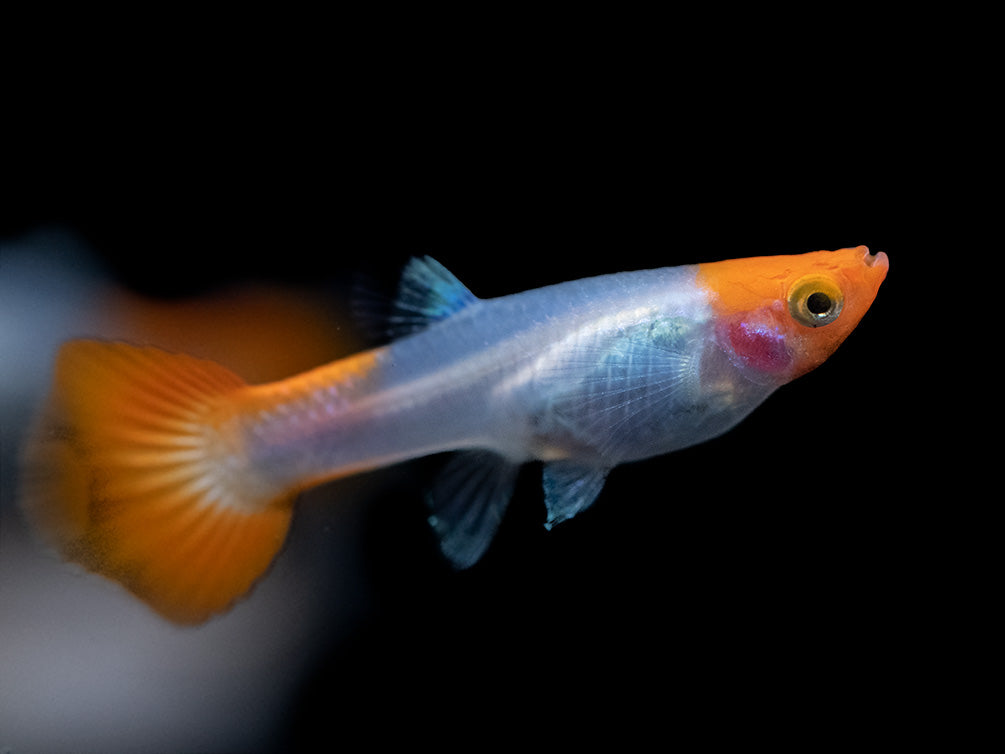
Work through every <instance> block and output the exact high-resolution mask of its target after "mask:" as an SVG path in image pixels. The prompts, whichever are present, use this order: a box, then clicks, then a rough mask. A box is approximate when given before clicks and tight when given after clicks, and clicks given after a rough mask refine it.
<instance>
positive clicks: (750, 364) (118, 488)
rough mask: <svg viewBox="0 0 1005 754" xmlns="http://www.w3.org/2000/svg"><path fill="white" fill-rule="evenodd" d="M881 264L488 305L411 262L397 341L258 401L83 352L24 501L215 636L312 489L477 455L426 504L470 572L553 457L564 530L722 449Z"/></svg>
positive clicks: (32, 452)
mask: <svg viewBox="0 0 1005 754" xmlns="http://www.w3.org/2000/svg"><path fill="white" fill-rule="evenodd" d="M888 268H889V262H888V260H887V257H886V255H885V254H883V253H878V254H872V253H871V252H870V251H869V250H868V249H867V248H866V247H864V246H859V247H858V248H853V249H841V250H839V251H832V252H828V251H818V252H812V253H808V254H801V255H794V256H773V257H760V258H752V259H734V260H729V261H724V262H715V263H707V264H697V265H687V266H682V267H670V268H664V269H656V270H645V271H639V272H623V273H618V274H612V275H604V276H600V277H594V278H588V279H585V280H578V281H573V282H568V283H562V284H559V285H553V286H548V287H545V288H540V289H536V290H531V291H527V292H524V293H518V294H515V295H511V296H503V297H501V298H495V299H485V300H483V299H478V298H476V297H475V296H474V295H473V294H472V293H471V292H470V291H469V290H468V289H467V288H466V287H465V286H464V285H462V284H461V283H460V282H459V281H458V280H457V279H456V278H455V277H454V276H453V275H451V274H450V273H449V272H448V271H447V270H446V269H444V268H443V267H442V266H441V265H439V264H438V263H437V262H435V261H433V260H432V259H430V258H428V257H426V258H422V259H414V260H412V262H410V263H409V265H408V266H407V267H406V269H405V271H404V274H403V276H402V280H401V283H400V286H399V291H398V294H399V295H398V299H397V302H396V304H395V306H394V308H393V312H392V316H391V327H392V329H393V331H394V333H395V334H396V335H398V336H399V337H398V338H397V339H396V340H394V341H392V342H391V344H390V345H387V346H383V347H380V348H376V349H373V350H370V351H365V352H363V353H359V354H357V355H354V356H349V357H347V358H344V359H341V360H338V361H335V362H334V363H332V364H329V365H327V366H322V367H319V368H317V369H314V370H312V371H309V372H307V373H305V374H301V375H298V376H295V377H290V378H289V379H285V380H281V381H279V382H274V383H270V384H264V385H248V384H246V383H245V382H244V381H243V380H241V379H240V378H239V377H237V376H236V375H234V374H233V373H231V372H230V371H229V370H227V369H225V368H224V367H222V366H219V365H217V364H215V363H213V362H210V361H204V360H201V359H196V358H192V357H189V356H184V355H177V354H171V353H166V352H164V351H161V350H158V349H155V348H149V347H135V346H130V345H126V344H123V343H114V342H99V341H91V340H79V341H71V342H69V343H67V344H65V345H64V346H63V348H62V350H61V351H60V353H59V356H58V359H57V363H56V367H55V380H54V386H53V389H52V393H51V395H50V397H49V399H48V403H47V404H46V406H45V409H44V411H43V412H42V414H41V415H40V417H39V419H38V420H37V422H36V424H35V426H34V428H33V430H32V433H31V435H30V437H29V440H28V443H27V446H26V448H25V453H24V469H23V471H24V475H23V487H22V499H23V505H24V508H25V510H26V511H27V513H28V515H29V517H30V518H31V519H32V520H33V521H34V523H35V524H36V526H37V528H38V529H39V531H41V532H42V533H43V535H45V537H46V538H47V539H48V541H49V542H50V543H51V544H53V545H55V546H56V547H57V548H58V550H59V551H60V552H61V554H62V555H63V556H64V557H65V558H67V559H69V560H73V561H76V562H77V563H80V564H82V565H83V566H85V567H86V568H88V569H90V570H92V571H95V572H97V573H99V574H102V575H104V576H107V577H110V578H112V579H116V580H118V581H119V582H121V583H122V584H123V585H124V586H125V587H126V588H127V589H129V590H130V591H131V592H133V593H134V594H135V595H137V596H138V597H140V598H141V599H143V600H145V601H146V602H147V603H148V604H149V605H150V606H152V607H153V608H154V609H155V610H157V611H158V612H160V613H161V614H162V615H164V616H166V617H167V618H169V619H172V620H174V621H178V622H182V623H198V622H201V621H203V620H206V619H207V618H209V617H210V616H211V615H213V614H214V613H218V612H221V611H224V610H226V609H227V608H228V607H229V606H230V605H231V604H232V603H233V602H234V601H235V600H236V599H237V598H239V597H240V596H241V595H243V594H244V593H245V592H247V591H248V590H249V589H250V588H251V586H252V585H253V584H254V582H255V581H256V580H257V579H258V578H259V577H260V576H261V575H262V574H263V572H264V571H265V570H266V568H267V567H268V565H269V563H270V562H271V561H272V559H273V558H274V557H275V555H276V553H277V551H278V550H279V549H280V547H281V546H282V543H283V540H284V538H285V536H286V531H287V528H288V526H289V522H290V516H291V514H292V511H293V501H294V498H295V497H296V496H297V494H298V492H299V491H301V490H303V489H304V488H306V487H309V486H311V485H316V484H318V483H320V482H323V481H326V480H330V479H336V478H339V477H344V476H347V475H350V474H356V473H359V472H363V471H367V470H370V469H375V468H378V467H381V466H387V465H388V464H393V463H397V462H399V461H404V460H406V459H410V458H416V457H418V456H424V455H428V454H432V453H439V452H442V451H461V452H460V453H459V454H458V455H456V456H454V457H453V458H452V459H451V460H450V461H449V462H448V463H447V464H446V466H445V468H444V469H443V471H442V472H441V474H440V475H439V477H438V479H437V481H436V482H435V483H434V484H433V488H432V490H431V491H430V494H429V498H428V500H429V505H430V509H431V514H430V523H431V524H432V526H433V528H434V530H435V531H436V533H437V535H438V537H439V542H440V545H441V549H442V550H443V553H444V554H445V555H446V557H447V558H449V560H450V561H452V562H453V563H454V564H455V565H456V566H458V567H461V568H463V567H467V566H470V565H472V564H473V563H474V562H475V561H477V560H478V558H479V557H480V556H481V555H482V553H483V552H484V550H485V548H486V547H487V546H488V543H489V541H490V540H491V539H492V536H493V534H494V533H495V531H496V528H497V526H498V524H499V521H500V519H501V517H502V515H503V512H504V510H505V508H506V505H507V503H508V502H509V498H510V495H511V492H512V489H513V485H514V480H515V478H516V472H517V469H518V467H519V466H520V465H521V464H523V463H525V462H527V461H532V460H538V461H542V462H543V463H544V501H545V505H546V507H547V526H549V527H550V526H552V525H554V524H555V523H558V522H560V521H563V520H565V519H568V518H570V517H572V516H574V515H576V514H577V513H578V512H579V511H582V510H583V509H584V508H586V507H587V506H589V505H590V504H591V503H592V502H593V501H594V499H595V498H596V497H597V496H598V494H599V493H600V491H601V488H602V487H603V484H604V479H605V477H606V476H607V473H608V471H609V470H610V469H611V468H612V467H614V466H616V465H618V464H620V463H624V462H626V461H634V460H638V459H642V458H647V457H650V456H654V455H658V454H662V453H668V452H670V451H674V450H678V449H680V448H685V447H687V446H689V445H694V444H695V443H699V442H702V441H704V440H708V439H710V438H712V437H715V436H716V435H719V434H721V433H722V432H725V431H726V430H728V429H730V428H731V427H732V426H734V425H735V424H736V423H737V422H739V421H740V420H742V419H743V418H744V417H745V416H746V415H747V414H749V413H750V411H752V410H753V409H754V408H755V407H756V406H757V405H758V404H760V403H761V402H762V401H763V400H764V399H765V398H767V397H768V396H769V395H770V394H771V393H772V392H773V391H774V390H775V389H776V388H778V387H779V386H781V385H783V384H785V383H786V382H789V381H790V380H792V379H795V378H796V377H799V376H800V375H803V374H806V373H807V372H809V371H810V370H811V369H813V368H814V367H816V366H818V365H820V364H821V363H822V362H823V361H824V360H826V359H827V357H828V356H830V354H831V353H832V352H833V351H834V349H835V348H837V346H838V345H839V344H840V343H841V342H842V341H843V340H844V339H845V337H846V336H847V335H848V334H849V333H850V332H851V331H852V330H853V329H854V328H855V326H856V325H857V324H858V322H859V320H860V319H861V318H862V316H863V315H864V314H865V312H866V310H867V309H868V308H869V306H870V305H871V304H872V301H873V299H874V298H875V296H876V293H877V291H878V289H879V286H880V284H881V283H882V282H883V279H884V278H885V277H886V273H887V270H888Z"/></svg>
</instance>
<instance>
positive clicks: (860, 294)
mask: <svg viewBox="0 0 1005 754" xmlns="http://www.w3.org/2000/svg"><path fill="white" fill-rule="evenodd" d="M889 267H890V262H889V260H888V259H887V256H886V254H884V253H883V252H879V253H877V254H873V253H872V252H870V251H869V249H868V248H866V247H865V246H858V247H855V248H851V249H839V250H837V251H814V252H810V253H808V254H798V255H793V256H775V257H754V258H750V259H731V260H728V261H724V262H711V263H706V264H701V265H699V266H698V282H699V283H700V284H701V285H702V286H703V287H704V288H705V290H706V291H707V292H708V294H709V297H710V301H711V305H712V308H713V311H714V313H715V333H716V339H717V341H718V344H719V346H720V347H721V348H722V349H723V350H724V351H725V352H726V353H727V355H728V356H729V358H730V359H731V360H732V361H733V363H734V364H735V365H736V366H737V367H739V368H740V369H741V371H742V372H743V373H744V374H745V375H746V376H748V377H749V378H750V379H752V380H755V381H758V382H777V383H778V384H781V383H784V382H788V381H789V380H792V379H795V378H796V377H799V376H800V375H803V374H806V373H807V372H809V371H810V370H811V369H815V368H816V367H818V366H820V364H822V363H823V362H824V361H826V360H827V358H828V357H829V356H830V355H831V354H832V353H833V352H834V350H835V349H836V348H837V347H838V346H839V345H841V343H842V341H844V339H845V338H846V337H848V335H849V334H850V333H851V331H852V330H854V329H855V327H856V326H857V325H858V323H859V321H860V320H861V319H862V317H863V316H864V315H865V313H866V311H868V309H869V307H870V305H871V304H872V302H873V299H875V298H876V293H877V292H878V291H879V286H880V285H881V284H882V282H883V280H884V279H885V278H886V273H887V271H888V270H889Z"/></svg>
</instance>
